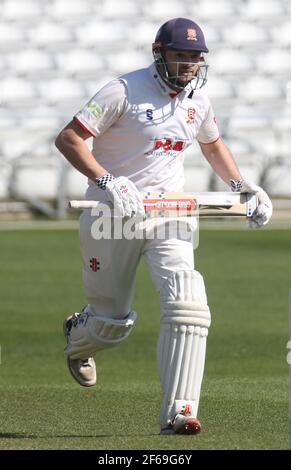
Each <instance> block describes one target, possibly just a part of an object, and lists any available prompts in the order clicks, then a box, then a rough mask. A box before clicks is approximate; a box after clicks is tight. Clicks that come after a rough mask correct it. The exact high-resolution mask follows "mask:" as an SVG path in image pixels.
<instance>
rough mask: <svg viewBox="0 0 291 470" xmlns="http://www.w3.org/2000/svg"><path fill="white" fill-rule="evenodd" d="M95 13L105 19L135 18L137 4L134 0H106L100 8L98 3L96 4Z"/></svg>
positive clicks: (137, 9)
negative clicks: (120, 0)
mask: <svg viewBox="0 0 291 470" xmlns="http://www.w3.org/2000/svg"><path fill="white" fill-rule="evenodd" d="M96 12H97V14H99V15H100V13H101V15H102V17H103V18H105V19H110V20H111V19H113V20H114V19H120V18H124V19H125V20H128V19H129V18H133V19H136V18H138V17H139V5H138V2H136V1H134V0H123V1H122V2H119V1H116V0H106V1H105V3H104V4H103V5H102V8H101V9H100V6H99V5H96Z"/></svg>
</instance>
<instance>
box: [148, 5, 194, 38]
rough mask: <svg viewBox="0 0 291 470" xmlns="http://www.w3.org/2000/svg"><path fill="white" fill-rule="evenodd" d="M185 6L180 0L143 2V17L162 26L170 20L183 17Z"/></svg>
mask: <svg viewBox="0 0 291 470" xmlns="http://www.w3.org/2000/svg"><path fill="white" fill-rule="evenodd" d="M183 16H185V14H183V5H181V2H179V1H178V0H159V1H158V2H155V1H154V2H153V1H147V2H142V17H143V18H146V19H148V20H149V21H155V22H159V23H160V26H161V25H162V24H163V23H165V22H166V21H168V20H169V19H170V18H178V17H183ZM156 32H157V31H156Z"/></svg>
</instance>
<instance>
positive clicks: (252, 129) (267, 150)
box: [228, 107, 277, 158]
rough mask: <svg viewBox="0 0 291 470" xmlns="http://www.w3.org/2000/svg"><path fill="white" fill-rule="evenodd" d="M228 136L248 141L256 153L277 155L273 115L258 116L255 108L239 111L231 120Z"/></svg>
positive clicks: (268, 155)
mask: <svg viewBox="0 0 291 470" xmlns="http://www.w3.org/2000/svg"><path fill="white" fill-rule="evenodd" d="M228 136H237V137H238V138H240V139H243V140H246V141H247V142H249V143H250V144H251V145H252V147H253V148H254V150H255V152H256V153H259V154H261V155H262V156H263V157H266V158H267V157H271V156H273V155H275V154H276V153H277V141H276V135H275V132H274V129H273V127H272V115H269V114H266V113H265V112H264V111H262V112H261V114H256V113H255V111H254V109H253V107H249V108H248V107H246V108H245V109H238V110H237V112H233V114H232V115H231V116H230V119H229V125H228Z"/></svg>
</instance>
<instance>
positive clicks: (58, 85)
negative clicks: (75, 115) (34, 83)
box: [38, 78, 85, 111]
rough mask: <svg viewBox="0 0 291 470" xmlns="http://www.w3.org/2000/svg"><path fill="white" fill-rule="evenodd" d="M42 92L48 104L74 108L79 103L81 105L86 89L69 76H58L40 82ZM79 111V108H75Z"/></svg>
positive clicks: (43, 98)
mask: <svg viewBox="0 0 291 470" xmlns="http://www.w3.org/2000/svg"><path fill="white" fill-rule="evenodd" d="M38 87H39V90H40V94H41V97H42V100H43V102H44V103H46V104H48V105H57V106H60V107H62V106H64V105H66V104H67V105H69V106H71V107H72V110H73V109H74V106H76V105H77V104H78V106H81V104H82V102H83V99H84V93H85V90H84V88H83V87H82V85H81V84H80V83H79V82H78V81H75V80H72V79H69V78H56V79H52V80H47V81H44V82H41V83H39V84H38ZM75 111H77V110H75Z"/></svg>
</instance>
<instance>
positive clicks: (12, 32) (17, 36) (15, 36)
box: [0, 21, 25, 52]
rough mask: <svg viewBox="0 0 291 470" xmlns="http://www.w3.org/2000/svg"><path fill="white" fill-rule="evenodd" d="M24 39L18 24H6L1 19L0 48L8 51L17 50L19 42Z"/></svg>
mask: <svg viewBox="0 0 291 470" xmlns="http://www.w3.org/2000/svg"><path fill="white" fill-rule="evenodd" d="M24 41H25V33H24V30H23V29H22V28H21V27H20V25H16V24H8V23H4V22H2V21H1V23H0V50H3V51H4V52H8V51H10V50H17V49H18V48H19V44H23V43H24Z"/></svg>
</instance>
